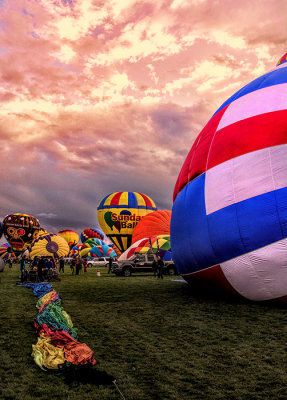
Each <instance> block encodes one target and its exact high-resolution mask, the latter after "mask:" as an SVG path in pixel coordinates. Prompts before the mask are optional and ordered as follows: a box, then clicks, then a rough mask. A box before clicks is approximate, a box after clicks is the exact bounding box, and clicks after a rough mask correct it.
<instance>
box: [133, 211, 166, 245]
mask: <svg viewBox="0 0 287 400" xmlns="http://www.w3.org/2000/svg"><path fill="white" fill-rule="evenodd" d="M170 219H171V211H168V210H158V211H154V212H152V213H150V214H148V215H146V216H145V217H143V218H142V219H141V220H140V221H139V223H138V224H137V226H136V227H135V229H134V232H133V236H132V243H135V242H137V241H138V240H140V239H142V238H145V237H150V236H154V235H169V234H170Z"/></svg>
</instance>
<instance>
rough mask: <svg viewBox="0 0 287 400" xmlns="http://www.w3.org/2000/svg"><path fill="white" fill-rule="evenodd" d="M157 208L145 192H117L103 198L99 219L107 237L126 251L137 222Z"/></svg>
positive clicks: (121, 249)
mask: <svg viewBox="0 0 287 400" xmlns="http://www.w3.org/2000/svg"><path fill="white" fill-rule="evenodd" d="M156 209H157V208H156V205H155V203H154V202H153V200H152V199H151V198H150V197H148V196H146V195H145V194H141V193H137V192H116V193H112V194H109V195H108V196H106V197H104V198H103V199H102V200H101V202H100V204H99V206H98V221H99V224H100V226H101V228H102V229H103V231H104V232H105V234H106V235H107V237H108V238H109V239H110V240H111V241H112V242H113V243H114V244H115V245H116V246H117V248H118V249H119V250H120V251H124V250H126V249H127V248H128V247H129V246H130V245H131V242H132V234H133V231H134V229H135V227H136V225H137V223H138V222H139V221H140V220H141V219H142V217H144V216H145V215H147V214H149V213H151V212H153V211H156Z"/></svg>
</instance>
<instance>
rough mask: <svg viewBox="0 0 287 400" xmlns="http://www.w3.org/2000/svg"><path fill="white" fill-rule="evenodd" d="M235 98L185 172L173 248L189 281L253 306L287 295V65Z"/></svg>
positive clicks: (208, 129) (178, 190)
mask: <svg viewBox="0 0 287 400" xmlns="http://www.w3.org/2000/svg"><path fill="white" fill-rule="evenodd" d="M286 61H287V60H286V55H285V56H283V57H282V58H281V61H280V62H279V64H278V65H277V67H276V68H275V69H273V70H272V71H270V72H269V73H266V74H265V75H263V76H261V77H259V78H257V79H255V80H254V81H252V82H251V83H249V84H247V85H246V86H245V87H243V88H242V89H241V90H239V91H238V92H237V93H235V94H234V95H233V96H232V97H230V98H229V99H228V100H227V101H226V102H225V103H223V105H222V106H221V107H220V108H219V109H218V110H217V112H216V113H215V114H214V115H213V117H212V118H211V119H210V120H209V122H208V123H207V125H206V126H205V127H204V129H203V130H202V132H201V133H200V134H199V136H198V137H197V138H196V140H195V142H194V144H193V146H192V148H191V150H190V152H189V154H188V156H187V159H186V160H185V162H184V164H183V167H182V169H181V171H180V174H179V177H178V180H177V183H176V186H175V190H174V205H173V209H172V218H171V246H172V250H173V259H174V261H175V264H176V267H177V269H178V270H179V272H180V273H181V274H182V276H183V277H184V279H185V280H186V281H187V282H189V283H190V284H192V285H194V287H195V286H196V287H201V288H202V290H203V291H204V290H210V289H217V290H228V291H231V292H233V293H237V294H240V295H242V296H243V297H245V298H248V299H250V300H255V301H262V300H271V299H279V298H284V297H285V296H286V295H287V188H286V184H287V144H286V143H287V62H286Z"/></svg>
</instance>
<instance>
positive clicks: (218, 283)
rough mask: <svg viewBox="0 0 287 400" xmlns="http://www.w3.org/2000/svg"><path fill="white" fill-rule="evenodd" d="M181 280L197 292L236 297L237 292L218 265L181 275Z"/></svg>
mask: <svg viewBox="0 0 287 400" xmlns="http://www.w3.org/2000/svg"><path fill="white" fill-rule="evenodd" d="M183 278H184V279H185V280H186V282H188V283H189V284H190V285H191V286H192V287H193V288H194V290H196V291H197V292H198V291H200V292H202V293H210V292H215V291H216V292H221V293H229V294H231V295H236V296H238V292H237V291H236V290H235V289H234V288H233V286H231V284H230V283H229V282H228V280H227V279H226V277H225V275H224V273H223V271H222V269H221V267H220V265H215V266H213V267H210V268H207V269H203V270H201V271H197V272H194V273H192V274H188V275H183Z"/></svg>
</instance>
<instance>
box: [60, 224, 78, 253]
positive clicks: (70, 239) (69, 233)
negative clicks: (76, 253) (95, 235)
mask: <svg viewBox="0 0 287 400" xmlns="http://www.w3.org/2000/svg"><path fill="white" fill-rule="evenodd" d="M58 235H59V236H61V237H62V238H64V239H65V240H66V242H67V243H68V245H69V247H70V249H72V247H74V246H76V245H77V244H78V242H79V239H80V238H79V235H78V234H77V232H75V231H73V230H70V229H65V230H63V231H60V232H58Z"/></svg>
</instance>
